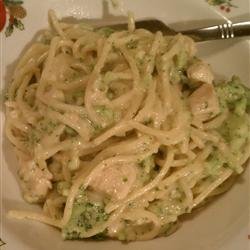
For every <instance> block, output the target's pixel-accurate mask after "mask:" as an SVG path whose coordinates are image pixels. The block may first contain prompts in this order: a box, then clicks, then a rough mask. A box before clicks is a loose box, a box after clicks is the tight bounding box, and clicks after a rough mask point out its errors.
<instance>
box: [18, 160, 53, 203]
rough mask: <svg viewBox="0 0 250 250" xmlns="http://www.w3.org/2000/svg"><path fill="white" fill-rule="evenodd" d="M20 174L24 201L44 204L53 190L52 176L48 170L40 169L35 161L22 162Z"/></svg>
mask: <svg viewBox="0 0 250 250" xmlns="http://www.w3.org/2000/svg"><path fill="white" fill-rule="evenodd" d="M19 162H20V169H19V171H18V174H19V176H20V179H21V187H22V191H23V196H24V199H25V200H26V201H27V202H30V203H37V202H42V201H44V199H45V198H46V196H47V193H48V191H49V189H51V188H52V184H51V180H52V177H53V176H52V174H51V173H50V172H49V171H48V170H47V169H44V170H42V169H40V168H39V166H38V165H37V164H36V163H35V161H33V160H30V161H24V160H20V161H19Z"/></svg>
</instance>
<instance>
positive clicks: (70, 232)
mask: <svg viewBox="0 0 250 250" xmlns="http://www.w3.org/2000/svg"><path fill="white" fill-rule="evenodd" d="M78 197H79V199H77V200H76V201H75V202H74V205H73V209H72V214H71V217H70V220H69V221H68V223H67V225H66V226H65V227H64V228H63V230H62V236H63V238H64V239H70V240H71V239H82V238H85V233H86V232H88V231H89V230H90V229H92V228H93V227H94V226H97V225H100V224H102V223H104V222H105V221H107V219H108V214H106V213H105V211H104V206H103V204H102V203H100V202H98V203H97V202H90V201H89V200H88V198H87V196H86V195H84V194H81V195H80V196H78Z"/></svg>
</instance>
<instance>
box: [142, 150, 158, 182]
mask: <svg viewBox="0 0 250 250" xmlns="http://www.w3.org/2000/svg"><path fill="white" fill-rule="evenodd" d="M139 166H140V175H139V177H140V179H141V182H142V183H143V184H145V183H147V182H148V181H149V180H151V179H152V178H153V177H154V175H155V173H156V171H155V168H156V165H155V161H154V155H151V156H148V157H147V158H145V159H144V160H143V161H141V162H140V163H139Z"/></svg>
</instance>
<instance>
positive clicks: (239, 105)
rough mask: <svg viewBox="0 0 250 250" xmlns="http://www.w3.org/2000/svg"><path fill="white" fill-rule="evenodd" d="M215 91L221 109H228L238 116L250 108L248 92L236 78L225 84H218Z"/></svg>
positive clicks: (249, 92)
mask: <svg viewBox="0 0 250 250" xmlns="http://www.w3.org/2000/svg"><path fill="white" fill-rule="evenodd" d="M215 90H216V92H217V95H218V97H219V100H220V104H221V107H222V108H225V107H229V108H230V109H232V110H234V112H235V113H236V114H238V115H242V114H243V113H244V108H246V107H247V106H250V90H249V89H248V88H247V87H246V86H244V85H243V84H242V83H241V81H240V79H239V78H238V77H236V76H233V77H232V80H231V81H229V82H227V83H222V84H218V85H217V86H215Z"/></svg>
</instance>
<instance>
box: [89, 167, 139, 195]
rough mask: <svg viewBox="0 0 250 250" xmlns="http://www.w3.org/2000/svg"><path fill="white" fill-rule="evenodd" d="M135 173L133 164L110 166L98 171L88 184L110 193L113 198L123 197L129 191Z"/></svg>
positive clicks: (95, 188)
mask: <svg viewBox="0 0 250 250" xmlns="http://www.w3.org/2000/svg"><path fill="white" fill-rule="evenodd" d="M136 174H137V169H136V166H135V165H131V164H123V165H115V166H110V167H107V168H105V169H103V170H102V171H100V172H99V174H98V175H97V176H96V177H95V178H94V179H93V180H92V181H91V182H90V186H91V187H92V188H93V189H94V190H96V191H98V192H101V193H104V194H107V195H110V196H111V197H112V198H114V199H123V198H124V197H126V196H127V194H128V193H129V192H130V190H131V187H132V186H133V184H134V182H135V180H136Z"/></svg>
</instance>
